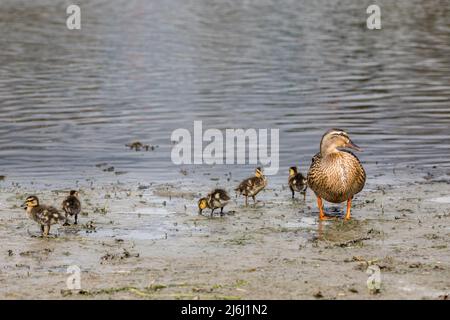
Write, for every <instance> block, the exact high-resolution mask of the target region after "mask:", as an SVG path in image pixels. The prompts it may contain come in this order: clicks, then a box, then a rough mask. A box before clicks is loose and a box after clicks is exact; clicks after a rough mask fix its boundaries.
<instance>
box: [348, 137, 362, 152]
mask: <svg viewBox="0 0 450 320" xmlns="http://www.w3.org/2000/svg"><path fill="white" fill-rule="evenodd" d="M346 147H347V148H350V149H353V150H356V151H363V150H362V149H361V148H360V147H358V146H357V145H356V144H354V143H353V141H351V140H350V141H349V142H348V143H347V145H346Z"/></svg>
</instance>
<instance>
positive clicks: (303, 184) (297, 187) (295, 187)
mask: <svg viewBox="0 0 450 320" xmlns="http://www.w3.org/2000/svg"><path fill="white" fill-rule="evenodd" d="M288 183H289V189H291V192H292V199H294V194H295V191H297V192H300V193H302V194H303V199H306V189H307V188H308V182H307V180H306V178H305V177H304V176H303V174H301V172H298V171H297V167H290V168H289V178H288Z"/></svg>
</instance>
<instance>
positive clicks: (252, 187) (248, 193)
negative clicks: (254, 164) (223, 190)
mask: <svg viewBox="0 0 450 320" xmlns="http://www.w3.org/2000/svg"><path fill="white" fill-rule="evenodd" d="M266 186H267V178H266V176H265V175H264V174H263V172H262V169H261V168H260V167H258V168H256V170H255V176H254V177H250V178H247V179H245V180H244V181H242V182H241V183H240V184H239V186H238V187H237V188H236V189H234V190H235V191H237V192H239V195H244V196H245V206H247V205H248V197H252V198H253V202H254V203H256V198H255V197H256V195H257V194H258V193H259V192H260V191H261V190H262V189H264V188H265V187H266Z"/></svg>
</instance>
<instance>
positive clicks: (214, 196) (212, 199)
mask: <svg viewBox="0 0 450 320" xmlns="http://www.w3.org/2000/svg"><path fill="white" fill-rule="evenodd" d="M202 201H204V204H205V205H206V208H209V209H211V216H213V214H214V210H215V209H218V208H220V214H221V215H223V208H224V207H225V206H226V205H227V204H228V201H230V196H229V195H228V193H227V192H226V191H225V190H223V189H214V190H213V191H212V192H211V193H209V194H208V195H207V196H206V197H205V198H201V199H200V200H199V209H200V211H199V213H200V214H201V213H202V211H203V209H204V208H202V207H201V203H202Z"/></svg>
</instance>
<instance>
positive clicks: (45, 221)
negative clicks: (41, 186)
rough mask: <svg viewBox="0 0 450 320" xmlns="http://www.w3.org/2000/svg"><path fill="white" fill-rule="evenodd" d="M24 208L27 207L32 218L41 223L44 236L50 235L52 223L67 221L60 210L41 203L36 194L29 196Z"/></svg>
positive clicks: (23, 205)
mask: <svg viewBox="0 0 450 320" xmlns="http://www.w3.org/2000/svg"><path fill="white" fill-rule="evenodd" d="M22 208H24V209H26V211H27V215H28V217H29V218H30V219H32V220H34V221H36V222H37V223H39V224H40V226H41V232H42V235H43V236H44V237H47V236H48V234H49V232H50V226H51V225H52V224H56V223H63V222H65V221H66V217H65V216H64V215H63V214H62V213H61V212H60V211H58V209H56V208H54V207H50V206H45V205H40V204H39V199H38V197H36V196H29V197H28V198H27V199H26V200H25V202H24V203H23V204H22Z"/></svg>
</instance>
